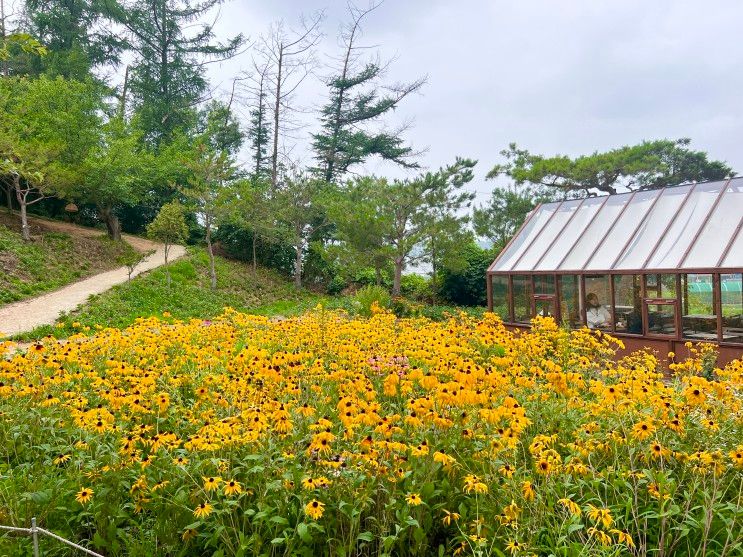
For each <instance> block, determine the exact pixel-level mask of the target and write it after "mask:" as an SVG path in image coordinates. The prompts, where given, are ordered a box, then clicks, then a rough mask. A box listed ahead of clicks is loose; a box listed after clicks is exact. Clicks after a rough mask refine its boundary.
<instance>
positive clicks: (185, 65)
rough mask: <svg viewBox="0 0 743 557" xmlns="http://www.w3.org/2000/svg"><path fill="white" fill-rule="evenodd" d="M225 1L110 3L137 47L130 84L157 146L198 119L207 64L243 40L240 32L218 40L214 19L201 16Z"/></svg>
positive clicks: (222, 57) (144, 124)
mask: <svg viewBox="0 0 743 557" xmlns="http://www.w3.org/2000/svg"><path fill="white" fill-rule="evenodd" d="M111 1H112V2H113V0H111ZM221 1H222V0H205V1H203V2H194V1H192V0H119V2H118V3H116V4H114V6H113V8H112V9H111V13H112V15H113V17H114V19H115V20H116V21H117V22H119V23H121V24H122V25H123V26H124V27H125V28H126V30H127V33H126V35H127V40H128V43H129V47H130V48H131V49H132V50H133V51H134V53H135V61H134V63H133V65H132V68H131V72H130V77H129V81H130V84H129V88H130V90H131V94H132V97H133V104H134V107H135V109H136V110H137V112H138V113H139V115H140V122H141V125H142V127H143V128H144V130H145V137H146V138H147V140H148V141H150V142H151V143H152V144H153V145H155V146H159V145H160V144H161V143H162V142H163V141H165V142H167V141H168V140H169V139H170V138H171V137H172V135H173V133H174V132H175V131H176V130H178V129H185V128H190V127H191V126H193V125H194V124H195V123H196V115H195V108H196V106H197V105H198V104H199V103H200V102H202V101H204V100H206V98H207V96H208V95H207V89H208V84H207V80H206V76H205V66H206V64H208V63H210V62H215V61H221V60H225V59H227V58H229V57H231V56H234V55H235V54H236V53H237V51H238V49H239V47H240V45H241V44H242V43H243V37H242V35H238V36H236V37H233V38H231V39H230V40H228V41H227V42H226V43H219V42H215V40H214V29H213V25H212V24H208V23H202V22H201V20H202V18H203V17H204V16H205V15H206V14H207V12H209V11H210V10H211V9H212V8H214V7H215V6H217V5H219V4H220V3H221ZM189 29H197V30H196V31H195V32H194V33H190V34H189V33H188V30H189Z"/></svg>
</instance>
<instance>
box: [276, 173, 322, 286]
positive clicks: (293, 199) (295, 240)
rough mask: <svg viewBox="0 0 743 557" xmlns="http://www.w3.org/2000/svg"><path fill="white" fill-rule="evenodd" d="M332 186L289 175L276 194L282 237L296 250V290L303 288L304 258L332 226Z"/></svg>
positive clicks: (304, 176) (298, 175)
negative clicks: (327, 207) (328, 206)
mask: <svg viewBox="0 0 743 557" xmlns="http://www.w3.org/2000/svg"><path fill="white" fill-rule="evenodd" d="M327 189H328V184H326V183H325V182H324V181H322V180H319V179H317V178H315V177H313V176H310V175H308V174H307V173H303V172H294V173H293V174H291V175H289V174H287V175H285V176H284V177H283V178H282V179H281V180H280V181H279V184H278V188H277V189H276V190H275V191H274V192H273V204H274V205H273V206H274V207H275V211H276V212H275V218H276V222H277V234H278V237H279V238H280V239H282V240H284V241H286V242H288V243H290V244H291V245H292V246H293V247H294V256H295V257H294V286H295V287H296V288H297V289H300V288H302V270H303V263H304V257H305V255H306V252H307V250H308V249H309V247H310V241H311V240H312V238H313V236H315V234H317V233H318V232H319V231H321V230H322V229H324V228H326V227H327V226H328V225H329V221H328V219H327V216H326V214H325V206H324V200H325V199H326V196H327Z"/></svg>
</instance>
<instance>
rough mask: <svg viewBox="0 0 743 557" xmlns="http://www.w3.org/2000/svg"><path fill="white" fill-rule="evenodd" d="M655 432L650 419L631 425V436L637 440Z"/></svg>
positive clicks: (641, 439)
mask: <svg viewBox="0 0 743 557" xmlns="http://www.w3.org/2000/svg"><path fill="white" fill-rule="evenodd" d="M653 433H655V426H654V425H653V422H651V421H649V420H648V421H641V422H638V423H636V424H635V425H634V426H633V427H632V436H633V437H634V438H635V439H637V440H638V441H644V440H645V439H647V438H648V437H650V436H651V435H653Z"/></svg>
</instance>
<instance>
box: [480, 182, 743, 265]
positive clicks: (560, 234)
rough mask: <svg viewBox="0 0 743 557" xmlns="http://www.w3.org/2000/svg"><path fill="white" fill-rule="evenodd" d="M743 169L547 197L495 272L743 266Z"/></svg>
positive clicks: (503, 256)
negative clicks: (714, 176) (724, 176)
mask: <svg viewBox="0 0 743 557" xmlns="http://www.w3.org/2000/svg"><path fill="white" fill-rule="evenodd" d="M742 229H743V177H742V178H731V179H728V180H722V181H718V182H701V183H696V184H685V185H681V186H673V187H668V188H663V189H659V190H647V191H637V192H629V193H622V194H617V195H609V196H603V197H589V198H586V199H572V200H566V201H561V202H554V203H545V204H542V205H540V206H538V207H537V208H536V209H534V211H532V213H531V214H530V215H529V217H527V220H526V222H525V223H524V224H523V226H522V227H521V229H520V230H519V231H518V232H517V233H516V235H515V236H514V238H513V239H512V240H511V242H510V243H509V244H508V245H507V246H506V248H505V249H504V250H503V251H502V252H501V254H500V255H499V256H498V257H497V258H496V260H495V261H494V262H493V264H492V265H491V266H490V269H489V271H490V272H514V273H526V272H530V271H538V272H548V271H562V272H570V271H574V272H596V271H615V270H623V271H634V270H637V271H655V270H671V269H716V268H723V269H739V268H743V249H742V245H741V244H743V230H742Z"/></svg>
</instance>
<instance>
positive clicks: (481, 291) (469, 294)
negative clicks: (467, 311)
mask: <svg viewBox="0 0 743 557" xmlns="http://www.w3.org/2000/svg"><path fill="white" fill-rule="evenodd" d="M462 249H463V250H464V257H465V260H466V264H465V265H464V267H463V268H462V269H461V270H456V271H453V270H449V269H443V270H442V272H441V281H440V285H439V288H438V291H439V292H438V293H439V295H440V296H441V298H442V299H443V300H444V301H446V302H449V303H451V304H455V305H461V306H484V305H485V304H486V303H487V288H486V285H485V274H486V273H487V270H488V266H489V265H490V263H491V262H492V260H493V254H492V252H491V251H490V250H486V249H483V248H481V247H480V246H478V245H477V244H475V243H471V244H469V245H466V246H464V247H463V248H462Z"/></svg>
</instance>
